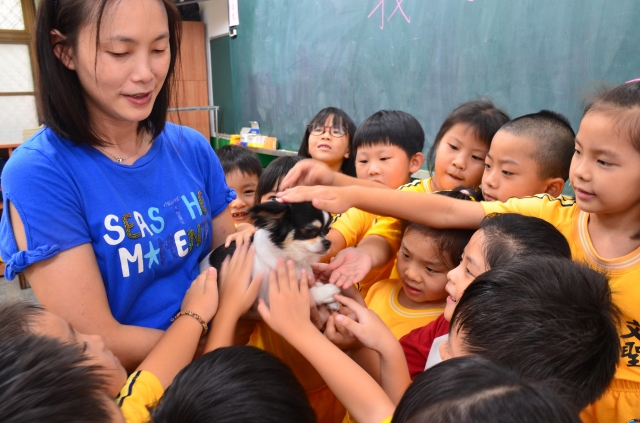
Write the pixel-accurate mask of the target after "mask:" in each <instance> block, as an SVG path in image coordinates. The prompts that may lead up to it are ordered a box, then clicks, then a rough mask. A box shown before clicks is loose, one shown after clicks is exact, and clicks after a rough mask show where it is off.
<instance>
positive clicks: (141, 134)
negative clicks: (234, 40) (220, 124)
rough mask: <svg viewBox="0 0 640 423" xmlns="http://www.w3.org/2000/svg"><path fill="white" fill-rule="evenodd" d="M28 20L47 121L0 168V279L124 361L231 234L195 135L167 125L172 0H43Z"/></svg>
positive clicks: (176, 23)
mask: <svg viewBox="0 0 640 423" xmlns="http://www.w3.org/2000/svg"><path fill="white" fill-rule="evenodd" d="M36 27H37V28H38V33H37V36H36V47H37V57H38V65H39V75H40V78H39V81H38V94H39V95H38V102H39V103H38V107H39V112H40V115H41V119H42V121H43V123H44V124H45V128H44V129H43V130H42V131H40V132H38V133H37V134H36V135H34V137H32V138H31V139H30V140H28V141H26V142H25V143H24V144H23V145H22V146H21V147H20V148H19V149H17V150H16V152H15V153H14V155H13V156H12V158H11V161H10V162H9V163H8V164H7V166H6V167H5V170H4V173H3V175H2V176H3V178H2V182H3V192H4V195H5V197H4V198H5V213H4V216H3V218H2V222H1V226H0V230H1V238H0V239H1V241H0V244H1V249H2V256H3V258H4V260H5V261H6V262H7V270H6V275H7V277H9V278H10V279H11V278H13V277H14V276H15V274H16V273H20V272H24V273H25V275H26V276H27V278H28V279H29V282H30V283H31V286H32V287H33V290H34V293H35V295H36V297H37V298H38V300H39V301H40V302H41V303H42V305H43V306H44V307H46V308H47V309H48V310H49V311H51V312H53V313H55V314H57V315H59V316H60V317H62V318H63V319H65V320H67V321H69V322H71V324H72V325H73V326H74V327H76V328H77V329H78V330H80V331H81V332H85V333H91V334H100V335H102V336H103V338H104V339H105V342H106V344H107V345H106V347H107V348H109V349H111V350H112V351H113V352H114V354H115V355H116V356H117V357H118V358H119V359H120V360H121V361H122V363H123V364H124V365H125V367H126V368H127V369H129V370H132V369H134V368H135V367H136V366H137V365H138V364H139V363H140V362H141V361H142V359H143V358H144V357H145V356H146V355H147V353H148V352H149V351H150V349H151V348H152V347H153V345H154V344H155V343H156V341H157V340H158V338H159V337H160V335H161V334H162V332H161V330H163V329H166V328H167V327H168V326H169V324H170V318H171V317H173V316H174V315H175V314H176V313H178V312H179V311H180V304H181V302H182V299H183V296H184V294H185V292H186V290H187V288H188V287H189V285H190V283H191V281H192V280H194V279H195V277H196V276H197V269H198V266H197V264H198V261H199V260H200V259H201V258H202V257H204V255H205V254H206V253H207V252H208V251H209V250H210V249H211V248H213V247H215V246H217V245H220V244H222V243H223V241H224V239H225V238H226V236H227V235H228V234H230V233H232V232H235V229H234V225H233V221H232V219H231V215H230V214H229V212H228V211H227V210H226V207H227V204H228V203H229V202H230V201H231V200H232V199H233V198H234V193H233V191H232V190H230V189H229V188H228V186H227V185H226V183H225V179H224V174H223V172H222V168H221V167H220V164H219V162H218V159H217V158H216V156H215V154H214V153H213V150H212V149H211V147H210V146H209V144H208V143H207V141H206V139H204V137H202V136H201V135H199V134H198V133H197V132H195V131H193V130H191V129H189V128H185V127H180V126H176V125H173V124H170V123H166V122H165V120H166V113H167V108H168V105H169V99H170V98H171V97H170V95H171V90H170V88H171V81H172V76H173V73H174V65H175V62H176V55H177V52H178V49H179V42H180V17H179V13H178V12H177V10H176V7H175V5H174V4H173V2H172V1H170V0H128V1H126V2H122V1H119V0H42V1H41V2H40V5H39V8H38V12H37V23H36Z"/></svg>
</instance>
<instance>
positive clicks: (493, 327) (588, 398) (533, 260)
mask: <svg viewBox="0 0 640 423" xmlns="http://www.w3.org/2000/svg"><path fill="white" fill-rule="evenodd" d="M618 320H619V311H618V308H617V307H616V306H615V305H614V304H613V301H612V298H611V289H610V288H609V283H608V281H607V277H606V276H604V275H603V274H601V273H599V272H596V271H595V270H592V269H590V268H589V267H587V266H585V265H583V264H579V263H576V262H573V261H569V260H566V259H556V258H550V257H541V256H532V257H529V258H527V259H526V260H524V261H522V262H519V263H515V264H512V265H509V266H505V267H500V268H497V269H492V270H489V271H487V272H486V273H483V274H482V275H480V276H478V278H476V280H475V281H473V282H472V283H471V285H469V287H468V288H467V289H466V291H465V293H464V295H463V296H462V298H461V299H460V300H459V302H458V305H457V307H456V309H455V311H454V313H453V317H452V319H451V328H450V331H449V334H450V335H449V341H448V346H447V345H445V346H443V347H442V348H441V351H442V352H444V358H447V356H450V357H457V356H462V355H477V356H481V357H484V358H487V359H489V360H491V361H493V362H495V363H498V364H502V365H505V366H507V367H509V368H511V369H512V370H515V371H516V372H517V373H519V374H520V375H521V376H522V377H523V378H524V379H526V380H527V381H530V382H541V383H546V384H548V385H549V386H550V387H551V388H552V389H554V390H555V391H556V392H557V393H558V394H560V395H561V396H562V397H563V398H564V399H565V401H566V402H567V404H569V405H570V406H572V407H573V408H574V410H575V411H576V412H579V411H580V410H582V409H583V408H584V407H586V406H587V405H588V404H590V403H591V402H593V401H595V400H596V399H598V398H599V397H600V396H601V395H602V393H604V391H605V389H606V388H607V386H608V385H609V383H610V382H611V380H612V379H613V376H614V374H615V371H616V366H617V364H618V356H619V355H620V349H619V346H618V342H617V339H618V334H617V330H616V328H617V322H618Z"/></svg>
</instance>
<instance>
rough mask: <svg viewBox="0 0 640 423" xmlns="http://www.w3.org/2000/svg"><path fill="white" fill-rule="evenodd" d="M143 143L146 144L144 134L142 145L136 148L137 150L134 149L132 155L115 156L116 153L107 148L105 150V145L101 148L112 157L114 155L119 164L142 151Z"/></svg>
mask: <svg viewBox="0 0 640 423" xmlns="http://www.w3.org/2000/svg"><path fill="white" fill-rule="evenodd" d="M142 144H144V136H143V137H142V140H141V141H140V145H139V146H138V148H136V151H134V152H133V154H131V155H130V156H127V157H120V156H115V155H113V154H111V153H109V152H108V151H107V150H105V149H104V147H102V148H101V150H102V151H103V152H105V153H107V154H108V155H110V156H111V157H113V158H114V160H115V161H116V162H118V163H119V164H122V162H124V161H125V160H128V159H130V158H132V157H133V156H135V155H136V154H138V151H140V149H141V148H142Z"/></svg>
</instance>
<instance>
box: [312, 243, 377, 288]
mask: <svg viewBox="0 0 640 423" xmlns="http://www.w3.org/2000/svg"><path fill="white" fill-rule="evenodd" d="M371 264H372V259H371V256H370V255H369V254H367V253H366V252H364V251H362V250H359V249H357V248H354V247H349V248H345V249H344V250H342V251H340V252H339V253H338V255H336V256H335V258H334V259H333V260H332V261H331V263H329V264H325V263H314V264H312V265H311V268H312V269H313V271H314V273H316V272H317V274H316V277H317V279H319V280H325V279H328V280H329V283H333V284H335V285H336V286H338V287H339V288H342V289H347V288H349V287H350V286H352V285H353V284H355V283H358V282H360V281H361V280H362V279H363V278H364V277H365V276H367V273H369V271H370V270H371Z"/></svg>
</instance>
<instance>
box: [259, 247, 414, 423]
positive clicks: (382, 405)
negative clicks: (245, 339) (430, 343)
mask: <svg viewBox="0 0 640 423" xmlns="http://www.w3.org/2000/svg"><path fill="white" fill-rule="evenodd" d="M269 303H270V306H267V304H266V303H265V302H264V300H262V299H260V300H259V304H258V312H259V313H260V315H261V316H262V319H263V320H264V321H265V322H266V323H267V324H268V325H269V326H270V327H271V328H272V329H273V330H274V331H276V332H278V333H279V334H280V335H282V336H283V337H284V338H285V339H286V340H287V341H288V342H289V343H290V344H291V345H292V346H293V347H294V348H295V349H297V350H298V351H299V352H300V354H302V355H303V356H304V357H305V358H306V359H307V360H308V361H309V362H310V363H311V365H313V367H315V369H316V370H317V371H318V373H319V374H320V376H322V378H323V379H324V381H325V382H326V383H327V385H328V386H329V388H330V389H331V391H332V392H333V393H334V394H335V395H336V397H337V398H338V400H340V402H342V404H344V406H345V407H346V408H347V410H348V411H349V413H351V415H352V416H353V417H354V418H355V419H356V420H357V421H358V422H360V423H379V422H381V421H382V420H384V419H385V418H388V417H389V416H391V415H392V414H393V411H394V408H395V407H394V406H393V404H392V403H391V401H390V399H389V397H388V396H387V395H386V394H385V393H384V391H383V390H382V388H380V386H379V385H378V384H377V383H376V382H375V380H373V379H372V378H371V377H370V376H369V375H368V374H367V373H366V372H365V371H364V370H363V369H362V368H360V366H358V365H357V364H356V363H354V362H353V360H351V359H350V358H349V357H348V356H347V355H345V354H344V353H343V352H342V351H340V350H339V349H338V348H337V347H336V346H335V345H333V344H332V343H331V342H329V340H327V339H326V338H325V337H324V336H323V335H322V334H321V333H320V332H319V331H318V330H317V329H316V328H315V327H314V325H313V324H312V323H311V321H310V320H309V283H308V275H307V274H306V272H303V273H302V274H301V279H300V282H298V280H297V278H296V274H295V269H294V267H293V263H292V262H290V261H289V262H287V265H286V267H285V264H284V263H283V261H282V260H278V267H277V272H276V271H273V270H272V271H271V273H270V275H269ZM405 366H406V365H405ZM408 372H409V371H408V370H407V373H408Z"/></svg>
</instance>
